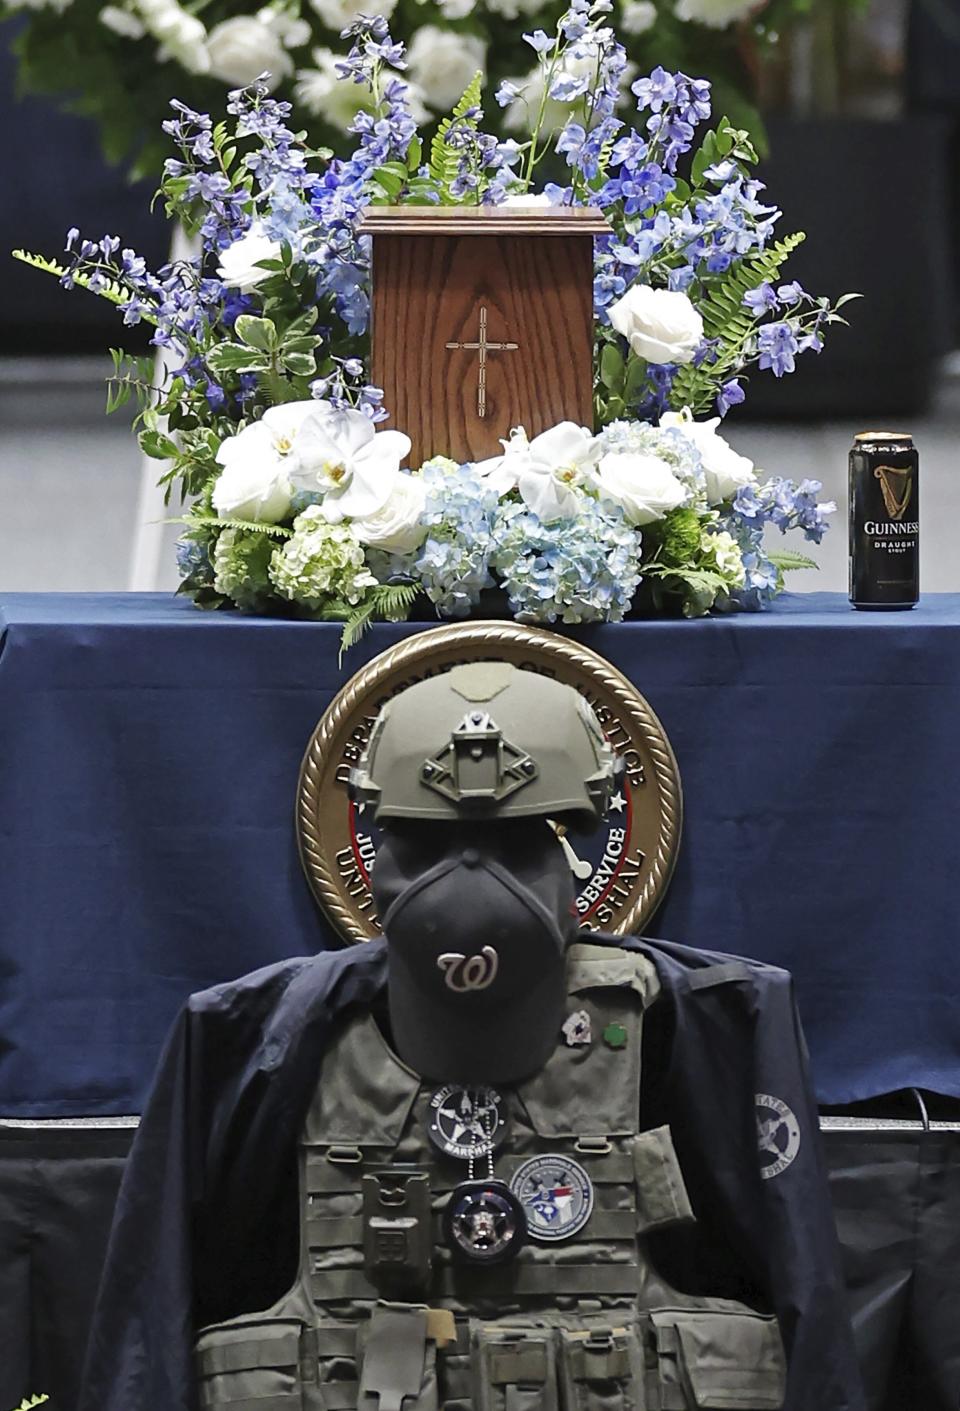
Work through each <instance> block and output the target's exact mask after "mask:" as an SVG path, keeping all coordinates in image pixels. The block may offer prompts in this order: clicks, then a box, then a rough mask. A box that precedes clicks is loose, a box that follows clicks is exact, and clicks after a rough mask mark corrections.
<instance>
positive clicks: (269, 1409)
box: [194, 1318, 304, 1411]
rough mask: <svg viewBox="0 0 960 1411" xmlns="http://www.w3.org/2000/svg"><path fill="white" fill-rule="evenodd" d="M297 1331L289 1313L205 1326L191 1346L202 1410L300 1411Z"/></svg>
mask: <svg viewBox="0 0 960 1411" xmlns="http://www.w3.org/2000/svg"><path fill="white" fill-rule="evenodd" d="M301 1335H302V1325H301V1324H300V1323H299V1322H298V1321H296V1320H295V1319H292V1318H262V1319H253V1318H251V1319H245V1320H244V1321H242V1322H236V1323H223V1324H221V1325H219V1326H214V1327H211V1328H207V1329H205V1330H204V1331H203V1332H202V1333H201V1334H200V1336H199V1338H198V1339H197V1342H196V1345H195V1348H194V1362H195V1366H196V1372H197V1390H198V1400H199V1403H200V1406H201V1408H202V1411H207V1408H211V1411H213V1408H216V1411H303V1407H304V1402H303V1395H302V1388H303V1381H302V1377H301V1370H300V1359H301V1354H300V1343H301Z"/></svg>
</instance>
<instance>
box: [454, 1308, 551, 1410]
mask: <svg viewBox="0 0 960 1411" xmlns="http://www.w3.org/2000/svg"><path fill="white" fill-rule="evenodd" d="M473 1382H474V1395H473V1404H474V1408H475V1411H559V1408H558V1401H557V1357H556V1341H555V1334H554V1332H553V1330H552V1329H551V1328H518V1327H510V1326H504V1325H487V1324H483V1323H479V1324H477V1325H475V1327H474V1330H473Z"/></svg>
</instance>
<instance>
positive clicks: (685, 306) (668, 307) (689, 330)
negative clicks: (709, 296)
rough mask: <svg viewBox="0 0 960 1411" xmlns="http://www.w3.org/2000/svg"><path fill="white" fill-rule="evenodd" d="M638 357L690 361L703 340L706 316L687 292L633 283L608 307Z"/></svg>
mask: <svg viewBox="0 0 960 1411" xmlns="http://www.w3.org/2000/svg"><path fill="white" fill-rule="evenodd" d="M607 313H608V314H609V315H610V322H611V323H612V324H613V326H614V328H615V329H616V330H617V332H618V333H622V334H623V336H624V338H626V339H627V341H628V343H629V344H630V347H631V348H632V349H633V351H634V352H635V353H636V355H637V357H638V358H646V359H647V361H648V362H651V363H690V362H693V355H694V353H695V352H696V351H697V349H698V347H699V346H700V344H701V343H702V342H703V319H702V318H701V317H700V315H699V313H698V312H697V310H696V309H695V308H694V307H693V304H692V303H691V302H690V300H689V299H688V298H687V296H686V294H681V293H680V292H679V290H673V289H653V288H651V286H650V285H649V284H632V285H631V286H630V288H629V289H628V290H627V292H626V294H624V295H623V296H622V297H621V298H619V299H618V300H617V301H616V303H615V304H611V305H610V307H609V308H608V309H607Z"/></svg>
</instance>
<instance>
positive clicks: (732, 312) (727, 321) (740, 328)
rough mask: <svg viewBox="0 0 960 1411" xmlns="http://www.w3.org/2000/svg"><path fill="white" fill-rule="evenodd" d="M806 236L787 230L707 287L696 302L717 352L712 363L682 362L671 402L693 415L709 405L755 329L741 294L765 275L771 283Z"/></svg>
mask: <svg viewBox="0 0 960 1411" xmlns="http://www.w3.org/2000/svg"><path fill="white" fill-rule="evenodd" d="M805 239H806V236H805V235H804V233H803V231H796V232H795V233H794V234H793V235H786V236H784V238H783V239H782V240H778V241H776V243H775V244H773V245H771V246H770V247H769V249H767V250H762V251H760V252H759V253H758V254H756V255H753V256H751V257H750V258H749V259H746V260H742V261H741V262H740V264H738V265H732V266H731V268H730V269H729V270H728V271H727V273H726V274H724V275H721V276H719V277H718V278H717V280H716V281H715V282H714V283H713V284H712V285H711V287H710V288H709V289H708V290H707V292H706V293H705V295H704V297H703V299H702V300H701V301H700V303H699V304H698V309H699V312H700V315H701V317H702V318H703V331H704V336H705V337H707V338H719V339H720V340H721V347H720V356H719V357H718V358H717V361H716V362H714V363H709V364H708V363H703V364H701V366H700V367H694V365H693V364H692V363H687V364H685V365H684V366H683V367H681V368H680V370H679V372H678V373H677V375H676V377H675V378H674V380H673V386H672V387H671V389H670V401H671V405H673V406H677V407H689V408H690V410H691V411H692V412H693V414H694V416H696V415H698V414H699V413H700V412H704V411H706V410H708V408H709V407H710V405H711V403H712V401H713V399H714V396H715V395H716V389H717V388H718V387H719V386H720V384H721V383H722V382H724V381H725V380H726V377H727V376H728V374H729V372H730V371H731V369H732V368H733V367H734V366H736V365H737V363H738V361H739V357H740V351H741V349H742V348H743V345H744V343H745V342H746V341H747V339H748V338H750V337H751V335H752V334H753V332H754V330H755V329H756V318H755V316H754V315H753V314H752V313H751V312H750V310H749V308H747V306H746V305H745V304H744V302H743V296H744V295H745V294H746V293H748V292H749V291H750V290H751V289H756V288H757V287H758V286H759V285H761V284H763V282H764V281H765V280H766V281H768V282H769V283H771V284H773V283H774V282H775V281H776V279H777V277H778V275H779V272H780V269H781V266H782V265H783V264H784V263H785V262H786V261H787V260H788V259H789V258H790V256H791V255H792V254H793V252H794V250H796V248H797V247H798V246H799V245H802V244H803V241H804V240H805Z"/></svg>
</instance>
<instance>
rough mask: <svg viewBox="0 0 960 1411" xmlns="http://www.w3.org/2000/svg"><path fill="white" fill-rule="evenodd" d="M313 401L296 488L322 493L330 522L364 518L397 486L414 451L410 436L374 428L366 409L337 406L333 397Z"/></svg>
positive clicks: (301, 438)
mask: <svg viewBox="0 0 960 1411" xmlns="http://www.w3.org/2000/svg"><path fill="white" fill-rule="evenodd" d="M294 405H296V403H295V404H294ZM313 405H314V414H313V415H312V416H310V417H308V418H307V419H306V420H305V421H304V423H303V425H302V427H301V428H300V431H299V433H298V435H297V440H296V454H297V464H296V466H295V467H294V469H293V471H292V474H291V477H290V478H291V481H292V483H293V485H294V487H295V488H296V489H298V490H306V491H310V492H312V493H314V494H320V495H322V496H323V500H322V502H321V505H320V508H321V510H322V512H323V517H324V519H326V520H327V521H328V522H329V523H331V524H336V523H337V522H338V521H339V520H341V519H345V518H347V517H348V516H349V517H350V518H351V519H366V518H367V517H368V516H370V515H373V514H375V513H376V512H377V510H379V509H382V508H383V506H384V504H385V503H386V501H387V499H388V498H389V496H390V494H391V492H392V491H393V490H394V489H395V484H394V481H393V479H392V477H393V476H394V474H395V473H396V472H397V471H398V470H399V468H400V462H401V461H402V460H403V459H404V457H405V456H408V455H409V454H410V437H409V436H405V435H404V434H403V432H402V431H380V432H378V431H375V429H374V425H373V422H372V421H370V419H369V418H368V417H365V416H364V414H363V412H358V411H353V410H349V409H348V410H345V411H337V410H336V409H335V408H334V407H332V406H331V405H330V403H329V402H314V404H313Z"/></svg>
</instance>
